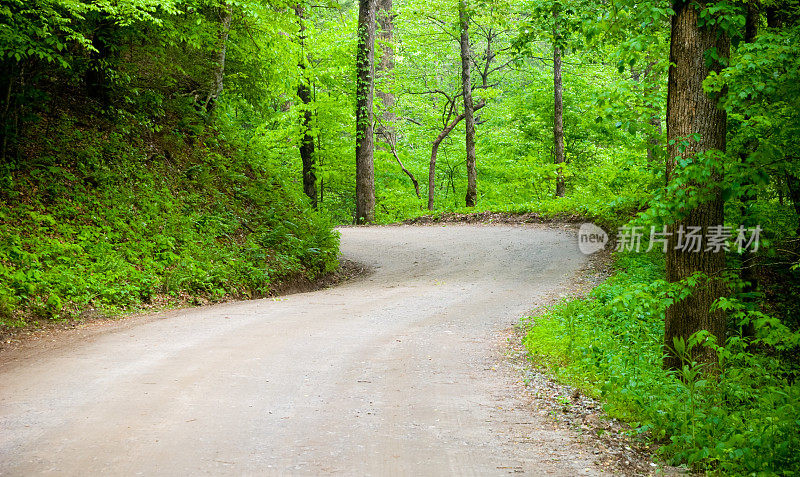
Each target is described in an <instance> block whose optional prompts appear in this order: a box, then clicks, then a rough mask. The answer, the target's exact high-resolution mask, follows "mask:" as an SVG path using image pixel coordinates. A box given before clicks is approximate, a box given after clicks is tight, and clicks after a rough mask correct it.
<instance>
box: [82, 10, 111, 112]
mask: <svg viewBox="0 0 800 477" xmlns="http://www.w3.org/2000/svg"><path fill="white" fill-rule="evenodd" d="M113 28H114V22H113V21H112V20H111V19H109V18H108V17H107V16H105V15H103V16H102V17H101V18H100V20H99V21H98V22H97V26H96V27H95V30H94V34H93V35H92V46H93V47H94V49H95V51H93V52H92V53H91V54H90V61H89V68H88V69H87V70H86V73H85V76H84V81H85V82H86V94H87V95H88V96H89V97H90V98H93V99H96V100H99V101H100V102H101V103H102V104H103V106H108V105H109V102H110V100H111V98H110V87H109V79H108V71H107V69H106V65H105V62H106V61H108V59H109V57H110V56H111V48H110V45H109V42H108V36H109V35H111V33H112V31H113Z"/></svg>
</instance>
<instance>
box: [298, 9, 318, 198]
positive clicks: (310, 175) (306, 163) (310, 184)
mask: <svg viewBox="0 0 800 477" xmlns="http://www.w3.org/2000/svg"><path fill="white" fill-rule="evenodd" d="M295 12H296V13H297V21H298V22H299V23H300V34H299V39H300V49H301V52H300V55H301V56H300V61H299V62H298V64H297V66H298V68H299V70H300V80H299V82H298V83H297V97H298V98H300V101H301V102H302V103H303V113H302V116H301V117H300V123H301V124H300V125H301V127H302V129H303V137H302V138H301V139H300V158H301V159H302V161H303V192H305V194H306V195H307V196H308V198H309V199H310V200H311V206H312V207H313V208H315V209H316V208H317V174H316V164H315V158H314V135H313V134H312V133H311V131H312V127H313V124H312V122H313V121H312V119H313V115H312V114H311V113H312V111H311V108H312V103H313V101H312V98H311V88H310V86H309V79H308V78H307V77H306V52H305V39H306V34H305V31H306V24H305V18H304V16H303V13H304V12H303V7H302V6H300V5H298V6H296V7H295Z"/></svg>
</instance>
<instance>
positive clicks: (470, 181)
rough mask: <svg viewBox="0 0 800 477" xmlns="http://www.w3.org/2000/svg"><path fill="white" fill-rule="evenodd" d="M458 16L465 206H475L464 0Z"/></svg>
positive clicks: (468, 57) (470, 85)
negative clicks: (465, 155)
mask: <svg viewBox="0 0 800 477" xmlns="http://www.w3.org/2000/svg"><path fill="white" fill-rule="evenodd" d="M458 18H459V22H460V24H461V86H462V89H463V91H464V126H465V127H466V149H467V195H466V205H467V207H475V201H476V199H477V197H478V192H477V179H478V174H477V171H476V170H475V115H474V112H475V111H474V109H475V106H474V105H473V104H472V80H471V78H470V71H469V66H470V62H471V58H470V48H469V14H468V12H467V5H466V0H459V2H458Z"/></svg>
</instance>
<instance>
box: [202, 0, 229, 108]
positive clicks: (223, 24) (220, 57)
mask: <svg viewBox="0 0 800 477" xmlns="http://www.w3.org/2000/svg"><path fill="white" fill-rule="evenodd" d="M219 18H220V27H219V40H218V44H217V57H216V58H215V60H216V63H217V67H216V68H215V69H214V78H213V82H212V85H211V89H210V91H209V92H208V96H207V97H206V100H205V104H204V107H205V110H206V111H207V112H209V113H210V112H211V111H213V109H214V107H216V104H217V100H218V99H219V97H220V95H221V94H222V91H223V89H224V81H225V58H226V56H227V54H228V36H229V35H230V32H231V19H232V18H233V7H232V6H231V5H224V6H222V7H221V8H220V14H219Z"/></svg>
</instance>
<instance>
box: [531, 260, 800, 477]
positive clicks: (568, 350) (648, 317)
mask: <svg viewBox="0 0 800 477" xmlns="http://www.w3.org/2000/svg"><path fill="white" fill-rule="evenodd" d="M663 266H664V265H663V257H662V256H660V255H655V254H653V255H645V254H627V255H618V256H617V259H616V270H617V271H616V273H615V274H614V276H612V277H611V278H610V279H609V280H608V281H607V282H606V283H604V284H602V285H600V286H599V287H597V288H596V289H595V290H594V291H592V292H591V294H590V295H589V296H588V297H587V298H585V299H577V300H568V301H565V302H562V303H560V304H559V305H557V306H554V307H552V308H551V309H550V310H548V312H547V313H545V314H543V315H541V316H537V317H534V318H531V319H530V322H529V323H530V328H529V331H528V334H527V336H526V338H525V341H524V342H525V345H526V347H527V348H528V350H529V351H530V352H531V354H532V355H533V356H536V357H537V358H541V359H542V360H544V361H545V362H546V363H548V364H549V365H550V366H551V369H552V370H553V371H554V372H555V373H556V374H557V376H559V377H560V378H561V379H564V380H566V381H568V382H570V383H572V384H574V385H576V386H578V387H580V388H582V389H584V390H585V391H586V392H588V393H590V394H591V395H594V396H597V397H598V398H601V399H603V400H604V401H605V403H606V404H605V409H606V411H607V412H609V413H610V414H611V415H612V416H616V417H620V418H623V419H626V420H628V421H630V422H632V423H633V427H634V430H635V431H636V433H638V434H645V435H646V436H648V437H649V438H650V439H653V440H655V441H657V442H659V443H661V444H663V445H662V447H661V448H660V452H661V453H662V454H663V455H664V456H665V457H667V458H669V459H670V460H671V461H672V462H673V463H676V464H677V463H688V464H690V465H692V466H694V467H695V468H698V469H706V470H714V471H717V472H721V473H723V474H750V473H755V474H761V473H778V474H783V473H785V474H791V473H792V470H793V469H797V468H798V465H800V460H798V456H800V436H798V434H797V425H798V423H800V384H798V382H797V377H798V374H797V372H798V370H797V369H795V368H792V367H791V366H789V365H788V363H787V362H786V361H785V358H782V356H786V355H781V354H779V353H778V354H776V352H777V351H780V350H782V349H783V350H786V349H797V346H798V335H797V334H796V333H792V332H791V331H789V330H788V329H786V328H785V327H783V325H781V323H780V321H779V320H777V319H775V318H772V317H768V316H766V315H764V314H763V313H759V312H755V311H752V310H748V309H747V308H746V307H745V306H744V305H743V304H742V303H741V302H738V301H736V300H733V299H726V300H723V301H722V302H720V304H719V306H721V307H723V308H726V309H728V310H729V312H731V314H732V316H733V319H735V320H736V321H737V322H739V323H742V322H745V321H750V320H753V322H754V324H755V326H756V329H757V330H758V334H757V338H756V339H754V340H743V339H742V338H741V337H739V336H738V335H735V336H733V337H732V338H730V339H729V340H728V342H727V343H726V344H725V346H724V347H717V346H714V344H713V343H712V342H711V341H710V340H709V339H708V338H709V336H708V335H707V334H698V335H695V336H693V337H691V338H690V339H689V340H688V341H682V340H678V341H676V342H675V343H673V345H674V347H675V349H676V351H677V352H678V354H679V355H680V356H683V357H684V365H683V367H682V368H681V370H679V371H678V372H677V373H669V372H665V371H664V370H663V369H662V367H661V363H662V356H663V348H662V336H663V326H664V325H663V323H664V310H665V308H666V306H668V305H669V304H670V303H672V301H673V300H675V299H680V297H681V296H682V294H683V293H684V292H685V291H687V290H689V289H691V288H693V287H688V288H687V286H688V285H691V284H688V283H687V284H684V285H681V284H679V285H674V284H673V285H669V284H667V283H666V282H664V281H663V280H662V279H661V277H663V274H664V271H663ZM695 346H712V347H715V349H716V350H717V352H718V354H719V356H720V359H721V363H722V372H721V373H719V374H718V375H713V374H712V375H709V374H708V373H706V372H704V371H703V369H702V367H701V365H700V364H698V363H697V362H695V361H692V359H691V353H690V351H691V349H692V348H693V347H695ZM765 350H774V351H775V352H766V353H765V352H764V351H765Z"/></svg>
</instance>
